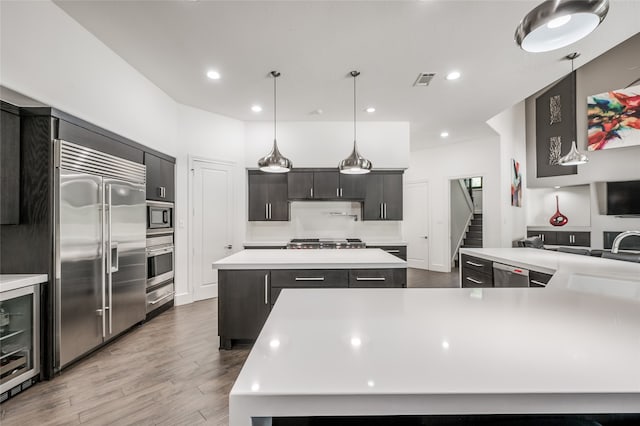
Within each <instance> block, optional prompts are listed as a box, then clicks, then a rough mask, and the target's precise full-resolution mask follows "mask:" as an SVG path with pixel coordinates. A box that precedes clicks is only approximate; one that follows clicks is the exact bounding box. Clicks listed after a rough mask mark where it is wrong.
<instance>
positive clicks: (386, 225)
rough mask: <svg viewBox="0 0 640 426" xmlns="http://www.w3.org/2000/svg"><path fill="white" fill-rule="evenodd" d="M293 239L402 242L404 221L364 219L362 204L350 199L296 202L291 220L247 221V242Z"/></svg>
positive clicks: (292, 208) (292, 207)
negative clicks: (357, 239)
mask: <svg viewBox="0 0 640 426" xmlns="http://www.w3.org/2000/svg"><path fill="white" fill-rule="evenodd" d="M351 215H353V216H355V217H357V220H354V217H353V216H351ZM292 238H360V239H362V240H363V241H364V242H367V241H398V242H399V241H402V222H400V221H365V222H363V221H362V212H361V208H360V203H355V202H347V201H294V202H292V203H291V220H290V221H289V222H247V237H246V240H247V241H252V242H260V241H265V242H269V241H272V242H276V241H288V240H290V239H292Z"/></svg>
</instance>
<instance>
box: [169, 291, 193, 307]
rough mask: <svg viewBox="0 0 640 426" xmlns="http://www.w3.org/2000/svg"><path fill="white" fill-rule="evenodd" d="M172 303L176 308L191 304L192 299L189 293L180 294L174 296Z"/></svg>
mask: <svg viewBox="0 0 640 426" xmlns="http://www.w3.org/2000/svg"><path fill="white" fill-rule="evenodd" d="M173 302H174V304H175V305H176V306H180V305H188V304H189V303H193V297H192V296H191V293H180V294H176V297H175V299H174V301H173Z"/></svg>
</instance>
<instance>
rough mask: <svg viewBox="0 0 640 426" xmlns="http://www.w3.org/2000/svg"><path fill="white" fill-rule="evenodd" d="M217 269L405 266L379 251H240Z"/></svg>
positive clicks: (381, 267) (403, 262) (225, 259)
mask: <svg viewBox="0 0 640 426" xmlns="http://www.w3.org/2000/svg"><path fill="white" fill-rule="evenodd" d="M213 267H214V268H217V269H388V268H406V267H407V262H405V261H404V260H402V259H399V258H397V257H396V256H394V255H392V254H389V253H387V252H385V251H384V250H382V249H326V250H320V249H318V250H279V249H271V250H268V249H251V250H242V251H240V252H238V253H235V254H232V255H231V256H228V257H225V258H224V259H220V260H218V261H217V262H214V263H213Z"/></svg>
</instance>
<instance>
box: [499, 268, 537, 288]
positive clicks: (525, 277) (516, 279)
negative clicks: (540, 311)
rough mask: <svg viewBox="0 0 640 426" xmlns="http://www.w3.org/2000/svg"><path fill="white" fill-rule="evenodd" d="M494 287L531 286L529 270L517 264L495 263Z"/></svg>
mask: <svg viewBox="0 0 640 426" xmlns="http://www.w3.org/2000/svg"><path fill="white" fill-rule="evenodd" d="M493 286H494V287H529V271H528V270H527V269H523V268H518V267H515V266H510V265H504V264H502V263H495V262H494V263H493Z"/></svg>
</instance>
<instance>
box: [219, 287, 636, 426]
mask: <svg viewBox="0 0 640 426" xmlns="http://www.w3.org/2000/svg"><path fill="white" fill-rule="evenodd" d="M639 328H640V304H638V302H637V301H631V300H625V299H618V298H610V297H602V296H596V295H593V294H588V293H579V292H578V293H577V292H572V291H568V290H566V289H553V288H547V289H545V290H542V291H541V290H539V289H532V288H526V289H510V288H504V289H479V288H477V289H366V290H365V289H353V290H350V291H343V290H339V289H322V290H317V291H314V292H310V291H307V290H295V289H293V290H292V289H288V290H285V291H283V293H282V295H281V296H280V300H279V302H278V303H277V304H276V305H275V307H274V309H273V311H272V313H271V315H270V316H269V318H268V320H267V321H266V324H265V326H264V328H263V329H262V332H261V333H260V336H259V338H258V340H257V341H256V342H255V345H254V346H253V349H252V351H251V353H250V355H249V357H248V359H247V361H246V363H245V365H244V367H243V369H242V371H241V373H240V375H239V377H238V379H237V380H236V382H235V384H234V386H233V389H232V390H231V393H230V399H229V403H230V412H229V420H230V425H231V426H249V425H271V424H273V425H277V424H282V423H279V421H280V419H283V418H288V419H289V420H288V422H287V423H286V424H288V425H294V424H298V425H304V424H307V423H305V422H306V419H308V418H309V417H320V418H322V417H324V418H329V417H331V416H349V417H350V419H357V418H359V417H365V416H434V415H457V416H459V417H460V418H461V419H462V420H467V421H469V419H468V416H478V415H495V414H504V415H530V414H533V415H542V414H561V415H576V414H589V413H599V414H602V413H638V412H640V368H637V364H638V359H640V340H638V329H639ZM293 418H298V419H293ZM317 420H320V421H321V420H322V419H317V418H316V422H315V423H313V424H331V419H328V420H327V421H326V422H325V423H322V422H318V421H317ZM371 420H372V419H369V421H367V420H366V419H365V420H364V421H363V422H362V423H359V424H371ZM396 420H397V419H396ZM484 421H485V423H482V424H491V422H490V421H489V422H487V419H486V418H485V419H484ZM530 421H531V419H530ZM630 421H631V423H620V424H633V421H635V422H637V421H639V419H638V417H637V415H636V417H634V418H631V420H630ZM272 422H273V423H272ZM383 423H384V420H383ZM383 423H380V422H378V423H375V424H383ZM350 424H353V423H350ZM394 424H419V423H415V422H414V423H410V422H407V423H394ZM429 424H431V423H429ZM447 424H462V423H447ZM465 424H471V423H465ZM501 424H504V423H501ZM510 424H516V423H515V422H514V423H510ZM527 424H535V423H531V422H530V423H527ZM554 424H563V423H554ZM570 424H591V423H570ZM602 424H603V425H606V424H607V423H606V422H602ZM636 424H637V423H636Z"/></svg>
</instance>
